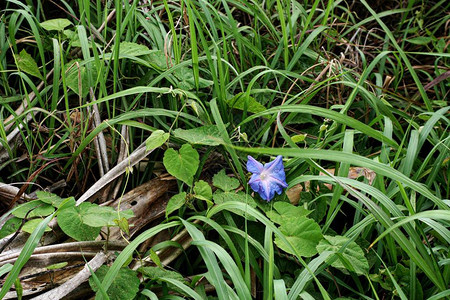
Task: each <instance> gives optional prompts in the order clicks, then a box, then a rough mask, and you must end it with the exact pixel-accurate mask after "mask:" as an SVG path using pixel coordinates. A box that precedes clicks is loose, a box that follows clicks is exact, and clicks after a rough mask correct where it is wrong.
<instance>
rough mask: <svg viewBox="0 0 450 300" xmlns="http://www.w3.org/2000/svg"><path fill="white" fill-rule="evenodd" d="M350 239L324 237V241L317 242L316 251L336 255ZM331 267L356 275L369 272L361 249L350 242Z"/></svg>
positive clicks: (338, 236)
mask: <svg viewBox="0 0 450 300" xmlns="http://www.w3.org/2000/svg"><path fill="white" fill-rule="evenodd" d="M349 240H350V239H349V238H348V237H345V236H340V235H337V236H329V235H325V236H324V239H323V240H321V241H320V242H319V244H318V245H317V251H319V253H322V252H325V251H333V252H335V253H338V252H339V250H340V249H341V248H342V247H343V246H345V245H346V244H347V243H348V241H349ZM331 258H332V257H330V258H329V259H328V260H327V261H329V260H330V259H331ZM342 259H344V260H345V264H344V263H343V262H342ZM346 264H347V265H350V266H351V268H352V269H353V270H352V269H349V268H347V267H346ZM331 266H333V267H335V268H337V269H340V270H349V271H353V272H355V273H356V274H358V275H363V274H367V272H368V271H369V263H368V261H367V259H366V257H365V256H364V251H363V250H362V249H361V247H359V246H358V244H357V243H355V242H350V243H349V244H348V245H347V246H346V247H345V249H344V251H343V252H342V254H341V255H340V257H339V258H338V259H336V260H335V261H334V262H333V263H332V264H331Z"/></svg>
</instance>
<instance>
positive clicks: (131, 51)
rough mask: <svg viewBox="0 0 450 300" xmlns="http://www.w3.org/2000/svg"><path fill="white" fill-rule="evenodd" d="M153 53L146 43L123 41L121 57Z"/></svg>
mask: <svg viewBox="0 0 450 300" xmlns="http://www.w3.org/2000/svg"><path fill="white" fill-rule="evenodd" d="M150 53H152V51H151V50H150V49H149V48H148V47H147V46H145V45H141V44H137V43H133V42H121V43H120V50H119V57H120V58H122V57H123V56H124V55H126V56H134V57H137V56H142V55H147V54H150Z"/></svg>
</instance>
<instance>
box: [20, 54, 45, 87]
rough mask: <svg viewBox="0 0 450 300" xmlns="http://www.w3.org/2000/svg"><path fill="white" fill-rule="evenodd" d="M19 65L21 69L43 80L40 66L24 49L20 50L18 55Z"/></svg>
mask: <svg viewBox="0 0 450 300" xmlns="http://www.w3.org/2000/svg"><path fill="white" fill-rule="evenodd" d="M16 60H17V67H18V68H19V70H20V71H22V72H25V73H27V74H30V75H32V76H35V77H37V78H39V79H41V80H43V79H44V77H42V75H41V72H40V71H39V67H38V65H37V63H36V61H35V60H34V59H33V57H32V56H31V55H30V54H28V53H27V51H25V49H23V50H22V51H20V54H19V55H17V56H16Z"/></svg>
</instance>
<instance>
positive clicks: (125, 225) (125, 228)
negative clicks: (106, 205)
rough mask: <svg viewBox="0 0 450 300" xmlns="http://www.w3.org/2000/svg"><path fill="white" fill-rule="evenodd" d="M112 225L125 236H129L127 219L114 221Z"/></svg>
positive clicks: (122, 218)
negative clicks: (117, 227) (114, 224)
mask: <svg viewBox="0 0 450 300" xmlns="http://www.w3.org/2000/svg"><path fill="white" fill-rule="evenodd" d="M114 223H116V225H117V226H119V228H120V230H122V231H123V232H125V233H126V234H127V235H130V224H128V220H127V218H125V217H121V218H120V219H115V220H114Z"/></svg>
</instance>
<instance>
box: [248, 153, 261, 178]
mask: <svg viewBox="0 0 450 300" xmlns="http://www.w3.org/2000/svg"><path fill="white" fill-rule="evenodd" d="M247 158H248V160H247V170H248V171H249V172H251V173H253V174H260V173H261V172H262V170H263V169H264V167H263V164H262V163H260V162H259V161H257V160H256V159H254V158H253V157H251V156H250V155H249V156H248V157H247Z"/></svg>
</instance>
